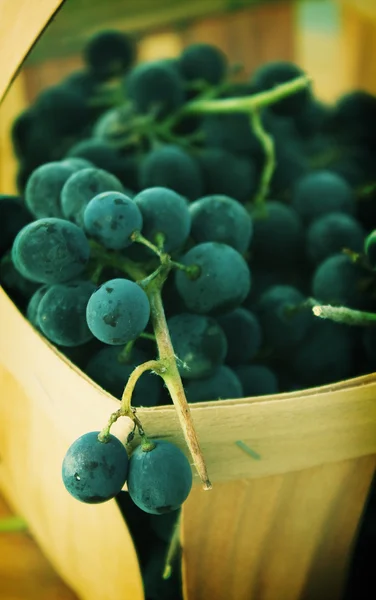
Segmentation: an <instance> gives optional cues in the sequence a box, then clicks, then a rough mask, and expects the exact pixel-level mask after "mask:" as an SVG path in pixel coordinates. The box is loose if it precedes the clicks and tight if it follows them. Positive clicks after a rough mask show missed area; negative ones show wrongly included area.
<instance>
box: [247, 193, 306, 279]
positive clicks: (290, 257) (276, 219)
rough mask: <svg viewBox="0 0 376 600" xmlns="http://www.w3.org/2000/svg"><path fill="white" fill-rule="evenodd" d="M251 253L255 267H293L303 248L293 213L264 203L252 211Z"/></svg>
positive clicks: (295, 215)
mask: <svg viewBox="0 0 376 600" xmlns="http://www.w3.org/2000/svg"><path fill="white" fill-rule="evenodd" d="M252 216H253V238H252V253H253V256H254V260H255V261H256V263H257V264H260V265H265V266H267V267H271V268H273V269H276V268H277V267H278V266H286V265H291V264H294V263H295V264H296V262H297V260H298V259H299V257H300V255H301V250H302V248H303V226H302V223H301V221H300V218H299V216H298V214H297V213H296V211H295V210H294V209H293V208H291V207H290V206H285V205H284V204H282V203H281V202H274V201H270V202H265V206H264V209H263V210H261V211H259V210H258V209H255V210H254V211H253V214H252Z"/></svg>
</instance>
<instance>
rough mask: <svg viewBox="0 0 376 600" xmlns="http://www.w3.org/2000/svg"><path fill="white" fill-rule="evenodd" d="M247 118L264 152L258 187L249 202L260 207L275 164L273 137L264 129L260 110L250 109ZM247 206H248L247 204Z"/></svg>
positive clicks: (267, 190)
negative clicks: (263, 162) (251, 200)
mask: <svg viewBox="0 0 376 600" xmlns="http://www.w3.org/2000/svg"><path fill="white" fill-rule="evenodd" d="M249 120H250V125H251V129H252V131H253V133H254V134H255V136H256V137H257V138H258V140H259V141H260V143H261V146H262V148H263V150H264V154H265V164H264V168H263V171H262V174H261V179H260V184H259V189H258V190H257V193H256V195H255V197H254V200H253V202H252V203H250V204H251V206H253V205H254V206H255V207H256V208H257V207H259V208H260V207H262V206H263V205H264V201H265V199H266V197H267V195H268V192H269V188H270V182H271V180H272V177H273V173H274V169H275V166H276V158H275V147H274V140H273V138H272V137H271V136H270V135H269V134H268V133H267V131H265V129H264V126H263V124H262V120H261V116H260V111H259V110H258V109H255V110H252V111H251V114H250V118H249ZM247 208H250V207H249V206H247Z"/></svg>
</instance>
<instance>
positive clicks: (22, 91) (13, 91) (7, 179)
mask: <svg viewBox="0 0 376 600" xmlns="http://www.w3.org/2000/svg"><path fill="white" fill-rule="evenodd" d="M27 105H28V102H27V96H26V88H25V78H24V75H23V73H20V74H19V75H18V77H17V78H16V79H15V81H14V82H13V84H12V87H11V88H10V90H9V92H8V93H7V95H6V97H5V98H4V101H3V102H2V103H1V106H0V193H1V194H15V193H17V191H16V181H15V179H16V172H17V159H16V157H15V155H14V153H13V147H12V142H11V137H10V132H11V127H12V123H13V121H14V119H15V118H16V117H17V116H18V115H19V114H20V113H21V112H22V110H23V109H24V108H25V107H26V106H27Z"/></svg>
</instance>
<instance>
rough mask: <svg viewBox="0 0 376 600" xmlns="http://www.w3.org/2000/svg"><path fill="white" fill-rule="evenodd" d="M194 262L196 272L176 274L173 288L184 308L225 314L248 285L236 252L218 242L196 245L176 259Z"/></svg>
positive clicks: (242, 297)
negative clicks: (194, 273)
mask: <svg viewBox="0 0 376 600" xmlns="http://www.w3.org/2000/svg"><path fill="white" fill-rule="evenodd" d="M180 262H181V263H182V264H183V265H186V266H190V265H196V266H197V267H199V269H200V274H199V275H198V276H195V278H194V279H191V278H190V276H189V275H188V274H187V273H186V272H184V271H180V270H179V271H177V273H176V287H177V290H178V293H179V294H180V295H181V297H182V298H183V300H184V302H185V304H186V306H187V308H188V309H189V310H191V311H193V312H197V313H198V314H205V313H216V314H220V313H225V312H228V311H230V310H232V309H233V308H236V307H237V306H239V305H240V304H241V303H242V302H243V300H245V298H246V297H247V295H248V294H249V291H250V287H251V274H250V271H249V268H248V266H247V263H246V262H245V260H244V258H243V257H242V255H241V254H239V252H237V251H236V250H234V249H233V248H231V246H227V245H226V244H219V243H218V242H206V243H204V244H198V245H197V246H195V247H194V248H192V249H191V250H189V251H188V252H187V253H186V254H184V256H183V257H182V258H181V259H180Z"/></svg>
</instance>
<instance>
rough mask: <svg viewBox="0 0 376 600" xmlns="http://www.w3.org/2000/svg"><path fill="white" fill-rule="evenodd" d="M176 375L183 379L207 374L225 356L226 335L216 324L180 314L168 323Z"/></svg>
mask: <svg viewBox="0 0 376 600" xmlns="http://www.w3.org/2000/svg"><path fill="white" fill-rule="evenodd" d="M167 326H168V330H169V332H170V336H171V341H172V345H173V347H174V352H175V354H176V356H177V357H178V358H179V359H180V361H182V362H183V363H184V364H181V363H180V361H179V362H178V369H179V373H180V375H181V376H182V377H184V378H185V379H198V378H200V377H206V376H208V375H210V374H211V373H212V372H213V371H214V369H215V368H216V367H218V366H219V365H221V364H222V363H223V362H224V360H225V357H226V353H227V341H226V336H225V334H224V332H223V331H222V329H221V328H220V327H219V325H218V323H217V322H216V321H215V320H214V319H212V318H210V317H206V316H203V315H192V314H189V313H182V314H179V315H175V316H174V317H171V319H168V321H167Z"/></svg>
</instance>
